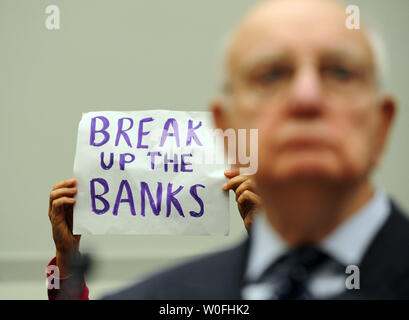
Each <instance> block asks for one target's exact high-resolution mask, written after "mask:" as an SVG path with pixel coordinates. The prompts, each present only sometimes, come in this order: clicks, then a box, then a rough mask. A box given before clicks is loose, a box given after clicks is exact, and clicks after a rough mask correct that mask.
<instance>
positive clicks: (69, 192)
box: [50, 188, 78, 201]
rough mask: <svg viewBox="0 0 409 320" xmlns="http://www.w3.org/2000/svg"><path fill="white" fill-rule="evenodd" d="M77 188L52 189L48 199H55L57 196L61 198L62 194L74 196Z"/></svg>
mask: <svg viewBox="0 0 409 320" xmlns="http://www.w3.org/2000/svg"><path fill="white" fill-rule="evenodd" d="M77 191H78V189H77V188H60V189H57V190H53V191H51V193H50V200H51V201H53V200H56V199H58V198H61V197H63V196H71V197H72V196H74V195H75V194H76V193H77Z"/></svg>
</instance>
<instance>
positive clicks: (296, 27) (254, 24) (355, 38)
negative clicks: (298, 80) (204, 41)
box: [228, 0, 372, 68]
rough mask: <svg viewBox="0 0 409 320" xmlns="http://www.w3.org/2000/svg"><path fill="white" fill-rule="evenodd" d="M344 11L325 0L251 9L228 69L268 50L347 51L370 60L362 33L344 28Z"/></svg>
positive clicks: (297, 0)
mask: <svg viewBox="0 0 409 320" xmlns="http://www.w3.org/2000/svg"><path fill="white" fill-rule="evenodd" d="M345 19H346V14H345V7H344V6H342V5H339V4H338V3H336V2H332V1H329V0H328V1H327V0H286V1H283V0H276V1H266V2H264V3H262V4H260V5H259V6H257V7H255V8H254V9H253V10H251V11H250V13H249V14H248V15H247V16H246V17H245V18H244V19H243V21H242V23H241V24H240V25H239V27H238V28H237V31H236V33H235V34H234V36H233V38H232V40H231V44H230V48H229V51H228V62H229V66H230V67H231V68H236V67H237V66H239V65H242V64H243V63H244V62H247V60H253V59H254V57H252V56H257V55H263V54H265V53H267V52H268V51H269V50H271V51H272V52H273V51H287V52H288V51H290V50H297V49H300V50H302V51H303V52H304V53H305V54H307V52H305V50H306V48H308V49H312V50H316V49H318V50H320V51H325V50H327V51H330V50H337V48H343V47H344V48H345V50H346V51H348V48H349V49H350V50H351V51H352V52H351V53H360V54H361V55H364V56H365V55H366V56H367V58H368V59H370V58H372V57H371V55H372V54H371V49H370V46H369V43H368V40H367V37H366V34H365V32H364V31H363V30H348V29H347V28H346V27H345Z"/></svg>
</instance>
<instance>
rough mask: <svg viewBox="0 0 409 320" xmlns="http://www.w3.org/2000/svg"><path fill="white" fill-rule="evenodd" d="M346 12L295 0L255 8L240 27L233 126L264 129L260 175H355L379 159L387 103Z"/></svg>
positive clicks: (232, 67)
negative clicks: (382, 99)
mask: <svg viewBox="0 0 409 320" xmlns="http://www.w3.org/2000/svg"><path fill="white" fill-rule="evenodd" d="M281 2H283V1H281ZM345 17H346V16H345V12H344V11H343V10H342V9H340V8H339V7H337V6H335V5H333V4H328V3H326V4H325V5H323V3H320V2H319V1H318V2H316V3H315V5H311V2H308V1H290V2H288V3H287V4H281V5H276V6H275V8H274V10H272V9H271V10H270V9H268V8H267V9H265V10H258V11H256V12H253V14H252V15H250V17H249V18H248V19H247V21H245V22H244V24H243V25H242V27H241V28H240V29H239V31H238V33H237V36H236V37H235V40H234V41H233V43H232V47H231V48H232V49H231V54H230V57H229V58H230V59H229V64H228V69H229V72H230V75H231V88H232V105H233V111H234V112H231V113H230V114H229V120H228V122H229V124H228V125H230V126H231V127H234V128H258V130H259V148H258V150H259V157H258V160H259V163H258V173H257V176H258V177H259V178H261V179H267V180H269V181H271V180H272V179H274V180H275V181H280V180H288V179H292V178H298V177H308V178H310V177H324V178H330V179H336V180H337V179H355V178H358V177H361V176H363V175H365V174H366V173H368V172H369V171H370V170H371V168H372V167H373V166H374V165H375V163H376V161H377V159H378V156H379V153H380V149H381V140H382V137H381V135H382V132H381V131H382V130H381V127H382V126H381V123H382V110H381V107H380V103H379V100H378V97H377V94H376V90H375V87H376V85H375V83H374V82H375V75H374V67H373V57H372V53H371V49H370V46H369V45H368V41H367V40H366V38H365V35H364V33H363V32H361V31H359V30H348V29H347V28H346V27H345Z"/></svg>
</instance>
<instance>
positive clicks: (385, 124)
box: [376, 96, 397, 162]
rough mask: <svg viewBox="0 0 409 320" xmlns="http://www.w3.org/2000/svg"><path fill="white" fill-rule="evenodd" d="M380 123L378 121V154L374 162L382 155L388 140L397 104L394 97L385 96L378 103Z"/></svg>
mask: <svg viewBox="0 0 409 320" xmlns="http://www.w3.org/2000/svg"><path fill="white" fill-rule="evenodd" d="M379 108H380V110H379V112H380V123H379V145H378V156H377V160H376V162H378V160H379V158H380V156H381V155H382V153H383V151H384V148H385V145H386V142H387V140H388V136H389V133H390V131H391V128H392V124H393V120H394V119H395V115H396V112H397V106H396V102H395V99H394V98H393V97H391V96H385V97H384V98H383V99H382V101H381V104H380V105H379Z"/></svg>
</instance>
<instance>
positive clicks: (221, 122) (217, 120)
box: [211, 98, 229, 131]
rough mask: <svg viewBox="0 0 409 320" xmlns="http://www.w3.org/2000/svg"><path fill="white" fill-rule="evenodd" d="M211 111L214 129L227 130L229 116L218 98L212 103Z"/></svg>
mask: <svg viewBox="0 0 409 320" xmlns="http://www.w3.org/2000/svg"><path fill="white" fill-rule="evenodd" d="M211 110H212V113H213V121H214V124H215V126H216V128H217V129H221V130H223V131H225V130H226V129H227V128H229V116H228V114H227V109H226V107H225V106H224V105H223V103H222V101H221V99H220V98H217V99H215V100H214V101H213V102H212V104H211Z"/></svg>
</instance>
